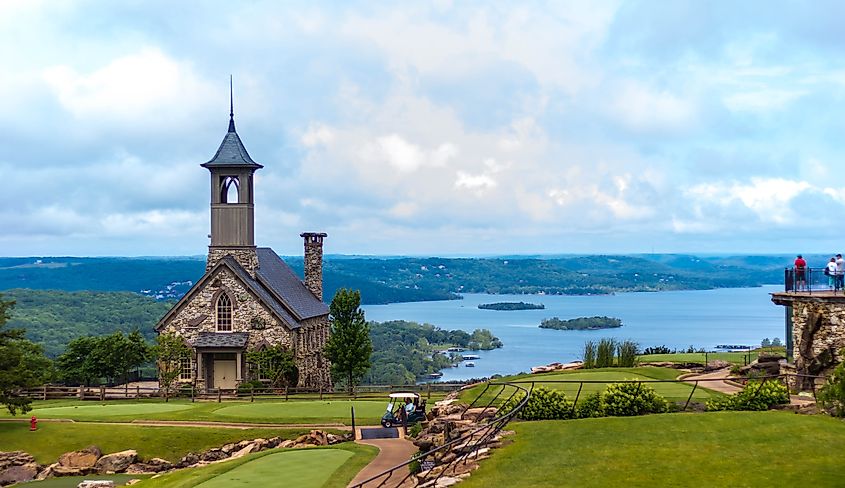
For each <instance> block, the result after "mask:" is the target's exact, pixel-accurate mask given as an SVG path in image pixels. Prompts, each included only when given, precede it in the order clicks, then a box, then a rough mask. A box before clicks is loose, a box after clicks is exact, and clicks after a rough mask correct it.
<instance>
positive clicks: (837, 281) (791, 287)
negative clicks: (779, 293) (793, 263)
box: [783, 267, 845, 294]
mask: <svg viewBox="0 0 845 488" xmlns="http://www.w3.org/2000/svg"><path fill="white" fill-rule="evenodd" d="M825 269H826V268H825V267H822V268H809V267H808V268H804V269H803V270H800V269H796V268H794V267H792V268H784V270H783V288H784V291H786V292H796V293H809V294H812V293H813V292H816V293H818V292H833V293H834V294H835V293H838V292H842V293H845V274H841V273H838V272H835V273H834V274H832V275H826V274H824V272H825ZM802 271H803V273H802ZM802 278H803V279H802Z"/></svg>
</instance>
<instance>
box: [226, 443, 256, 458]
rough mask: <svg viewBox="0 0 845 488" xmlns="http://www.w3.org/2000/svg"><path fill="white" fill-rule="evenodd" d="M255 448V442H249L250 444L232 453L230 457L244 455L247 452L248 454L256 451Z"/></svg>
mask: <svg viewBox="0 0 845 488" xmlns="http://www.w3.org/2000/svg"><path fill="white" fill-rule="evenodd" d="M257 449H258V445H257V444H250V445H248V446H246V447H245V448H243V449H241V450H240V451H237V452H234V453H232V459H237V458H239V457H243V456H246V455H247V454H249V453H251V452H253V451H256V450H257Z"/></svg>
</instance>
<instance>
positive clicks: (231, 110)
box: [229, 75, 235, 132]
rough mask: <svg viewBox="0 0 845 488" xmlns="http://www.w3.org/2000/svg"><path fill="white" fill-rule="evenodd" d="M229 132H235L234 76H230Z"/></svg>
mask: <svg viewBox="0 0 845 488" xmlns="http://www.w3.org/2000/svg"><path fill="white" fill-rule="evenodd" d="M229 132H235V97H234V90H233V88H232V75H229Z"/></svg>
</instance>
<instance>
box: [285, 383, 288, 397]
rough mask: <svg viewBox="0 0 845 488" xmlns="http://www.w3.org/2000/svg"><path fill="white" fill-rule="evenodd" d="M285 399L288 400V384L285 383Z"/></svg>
mask: <svg viewBox="0 0 845 488" xmlns="http://www.w3.org/2000/svg"><path fill="white" fill-rule="evenodd" d="M285 401H288V385H285Z"/></svg>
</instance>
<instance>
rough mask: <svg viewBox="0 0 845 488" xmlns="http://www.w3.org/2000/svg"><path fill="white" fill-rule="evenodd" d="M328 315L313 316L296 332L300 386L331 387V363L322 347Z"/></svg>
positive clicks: (326, 331)
mask: <svg viewBox="0 0 845 488" xmlns="http://www.w3.org/2000/svg"><path fill="white" fill-rule="evenodd" d="M329 333H330V329H329V318H328V316H322V317H314V318H310V319H307V320H305V321H304V322H303V324H302V327H300V328H299V329H298V330H297V333H296V344H297V345H296V364H297V368H299V384H298V385H297V386H299V387H301V388H318V389H319V388H322V389H323V391H329V390H331V389H332V380H331V373H330V368H331V364H330V363H329V361H328V360H327V359H326V358H325V355H324V353H323V349H324V348H325V346H326V342H327V341H328V340H329Z"/></svg>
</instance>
